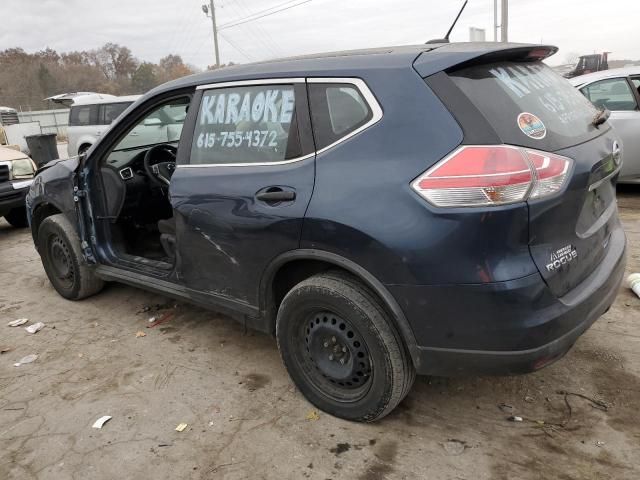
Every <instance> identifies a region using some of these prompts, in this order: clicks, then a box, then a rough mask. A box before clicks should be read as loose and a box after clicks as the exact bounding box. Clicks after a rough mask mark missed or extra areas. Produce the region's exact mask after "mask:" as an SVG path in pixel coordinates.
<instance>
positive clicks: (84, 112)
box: [69, 105, 92, 127]
mask: <svg viewBox="0 0 640 480" xmlns="http://www.w3.org/2000/svg"><path fill="white" fill-rule="evenodd" d="M91 107H92V106H91V105H83V106H78V107H71V112H70V114H69V125H71V126H73V127H81V126H86V125H91V110H92V108H91Z"/></svg>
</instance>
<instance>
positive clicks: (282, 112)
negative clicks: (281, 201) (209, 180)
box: [190, 84, 301, 165]
mask: <svg viewBox="0 0 640 480" xmlns="http://www.w3.org/2000/svg"><path fill="white" fill-rule="evenodd" d="M299 156H301V147H300V139H299V136H298V127H297V120H296V98H295V90H294V86H293V85H284V84H283V85H255V86H243V87H229V88H215V89H211V90H207V91H205V92H204V94H203V96H202V102H201V104H200V110H199V111H198V118H197V120H196V127H195V132H194V136H193V145H192V148H191V159H190V163H191V164H196V165H203V164H247V163H249V164H253V163H274V162H281V161H285V160H290V159H294V158H296V157H299Z"/></svg>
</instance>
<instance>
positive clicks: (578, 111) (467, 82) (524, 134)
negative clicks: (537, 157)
mask: <svg viewBox="0 0 640 480" xmlns="http://www.w3.org/2000/svg"><path fill="white" fill-rule="evenodd" d="M449 75H450V77H451V78H452V79H453V81H454V82H455V83H456V85H457V86H458V87H459V88H460V89H461V90H462V91H463V92H464V93H465V94H466V96H467V97H468V98H469V99H470V100H471V102H472V103H473V104H474V105H475V106H476V107H477V108H478V110H480V112H481V113H482V114H483V115H484V116H485V118H486V119H487V120H488V121H489V123H490V124H491V126H492V127H493V128H494V129H495V130H496V132H497V133H498V135H499V136H500V138H501V139H502V141H503V142H505V143H510V144H514V145H524V146H529V147H533V148H538V149H542V150H550V151H553V150H560V149H563V148H567V147H571V146H573V145H577V144H579V143H582V142H585V141H588V140H590V139H592V138H595V137H596V136H598V135H600V134H601V133H602V132H604V131H606V130H607V129H608V128H607V127H605V128H600V129H599V130H598V129H596V128H595V127H594V126H593V125H592V121H593V118H594V115H595V114H596V113H597V110H596V108H595V107H594V106H593V105H592V104H591V103H590V102H589V101H587V99H586V98H584V96H582V95H581V94H580V92H579V91H578V90H577V89H575V88H574V87H573V86H572V85H571V84H570V83H569V82H568V81H567V80H566V79H564V78H562V77H561V76H559V75H558V74H557V73H555V72H554V71H553V70H551V69H550V68H549V67H547V66H546V65H544V64H543V63H540V62H537V63H522V64H518V63H512V62H498V63H491V64H484V65H479V66H473V67H468V68H465V69H462V70H458V71H455V72H453V73H450V74H449Z"/></svg>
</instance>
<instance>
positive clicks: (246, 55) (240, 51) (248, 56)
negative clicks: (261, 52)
mask: <svg viewBox="0 0 640 480" xmlns="http://www.w3.org/2000/svg"><path fill="white" fill-rule="evenodd" d="M218 35H220V36H221V37H222V38H223V39H224V40H225V41H226V42H227V43H228V44H229V45H231V46H232V47H233V48H235V49H236V51H238V53H240V54H242V56H243V57H244V58H246V59H247V60H249V61H253V59H252V58H251V56H250V55H249V54H248V53H247V52H245V51H244V50H243V49H242V48H240V47H239V46H238V45H236V44H235V42H232V41H231V39H230V38H229V37H227V36H226V35H224V34H222V33H220V32H219V31H218Z"/></svg>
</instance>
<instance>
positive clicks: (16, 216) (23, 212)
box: [4, 207, 29, 228]
mask: <svg viewBox="0 0 640 480" xmlns="http://www.w3.org/2000/svg"><path fill="white" fill-rule="evenodd" d="M4 219H5V220H6V221H7V222H9V224H10V225H11V226H12V227H15V228H27V227H28V226H29V221H28V220H27V209H26V208H25V207H18V208H14V209H13V210H11V211H10V212H9V213H7V214H6V215H5V216H4Z"/></svg>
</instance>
